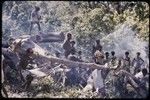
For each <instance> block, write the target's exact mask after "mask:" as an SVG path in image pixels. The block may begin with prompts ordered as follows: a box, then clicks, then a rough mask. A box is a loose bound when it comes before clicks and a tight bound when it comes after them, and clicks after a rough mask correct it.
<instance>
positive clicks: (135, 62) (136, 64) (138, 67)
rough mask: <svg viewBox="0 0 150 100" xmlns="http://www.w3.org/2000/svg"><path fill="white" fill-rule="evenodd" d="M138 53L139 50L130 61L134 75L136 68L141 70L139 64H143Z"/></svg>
mask: <svg viewBox="0 0 150 100" xmlns="http://www.w3.org/2000/svg"><path fill="white" fill-rule="evenodd" d="M140 54H141V53H140V52H137V57H136V58H134V59H133V61H132V65H133V66H134V75H135V74H136V73H137V71H138V70H141V66H142V65H143V64H144V60H143V59H142V58H141V57H140Z"/></svg>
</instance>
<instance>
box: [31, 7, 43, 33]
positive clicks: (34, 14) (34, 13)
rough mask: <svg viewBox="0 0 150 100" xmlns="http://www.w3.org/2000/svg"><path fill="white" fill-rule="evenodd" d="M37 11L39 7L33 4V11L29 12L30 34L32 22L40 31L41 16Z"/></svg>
mask: <svg viewBox="0 0 150 100" xmlns="http://www.w3.org/2000/svg"><path fill="white" fill-rule="evenodd" d="M39 11H40V8H39V7H37V6H35V9H34V11H32V13H31V26H30V34H31V30H32V27H33V25H34V24H37V25H38V30H39V31H41V27H40V19H41V16H40V15H39Z"/></svg>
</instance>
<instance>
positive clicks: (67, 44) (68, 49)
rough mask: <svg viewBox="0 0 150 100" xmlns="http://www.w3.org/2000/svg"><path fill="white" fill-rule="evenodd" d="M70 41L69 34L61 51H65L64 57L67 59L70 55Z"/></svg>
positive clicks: (70, 36)
mask: <svg viewBox="0 0 150 100" xmlns="http://www.w3.org/2000/svg"><path fill="white" fill-rule="evenodd" d="M71 39H72V35H71V34H70V33H68V34H67V39H66V41H65V42H64V44H63V49H64V50H65V52H64V55H65V57H66V58H67V57H68V55H69V54H70V49H71Z"/></svg>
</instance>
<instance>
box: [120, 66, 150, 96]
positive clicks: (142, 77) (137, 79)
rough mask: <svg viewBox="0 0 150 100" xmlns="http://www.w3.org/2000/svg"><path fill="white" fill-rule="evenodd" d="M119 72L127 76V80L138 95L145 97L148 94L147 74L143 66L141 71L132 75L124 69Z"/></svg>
mask: <svg viewBox="0 0 150 100" xmlns="http://www.w3.org/2000/svg"><path fill="white" fill-rule="evenodd" d="M119 73H121V74H124V75H126V76H127V82H128V83H129V84H130V85H131V86H132V87H133V88H134V89H135V90H136V91H137V93H138V94H139V95H141V96H142V97H145V96H147V95H148V88H149V87H148V86H147V85H146V84H147V83H149V75H148V72H147V69H146V68H143V69H142V71H140V72H139V73H137V74H136V75H132V74H130V73H129V72H127V71H125V70H121V71H120V72H119Z"/></svg>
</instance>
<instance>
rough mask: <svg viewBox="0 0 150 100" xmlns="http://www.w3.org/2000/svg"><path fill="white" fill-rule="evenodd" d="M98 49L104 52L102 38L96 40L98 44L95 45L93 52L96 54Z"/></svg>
mask: <svg viewBox="0 0 150 100" xmlns="http://www.w3.org/2000/svg"><path fill="white" fill-rule="evenodd" d="M96 50H99V51H100V52H102V45H101V44H100V40H96V45H94V46H93V51H92V54H94V53H95V52H96Z"/></svg>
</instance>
